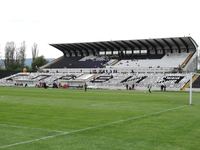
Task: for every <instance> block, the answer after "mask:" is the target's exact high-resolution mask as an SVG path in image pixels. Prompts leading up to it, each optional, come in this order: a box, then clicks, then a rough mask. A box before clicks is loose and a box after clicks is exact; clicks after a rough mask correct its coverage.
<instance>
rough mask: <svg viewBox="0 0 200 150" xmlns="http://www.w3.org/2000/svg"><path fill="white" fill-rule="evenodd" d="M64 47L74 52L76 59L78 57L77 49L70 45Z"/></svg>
mask: <svg viewBox="0 0 200 150" xmlns="http://www.w3.org/2000/svg"><path fill="white" fill-rule="evenodd" d="M61 45H62V44H61ZM63 46H64V47H67V48H69V49H70V50H72V51H73V52H74V55H75V56H76V57H77V56H78V54H77V52H76V49H75V48H74V47H72V46H70V45H69V44H67V45H65V44H63Z"/></svg>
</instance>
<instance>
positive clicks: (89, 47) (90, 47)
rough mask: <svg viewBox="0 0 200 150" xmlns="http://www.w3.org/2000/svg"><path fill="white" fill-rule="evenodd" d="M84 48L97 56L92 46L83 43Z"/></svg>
mask: <svg viewBox="0 0 200 150" xmlns="http://www.w3.org/2000/svg"><path fill="white" fill-rule="evenodd" d="M82 44H83V45H84V46H86V47H87V48H88V49H89V50H90V51H91V53H92V54H93V55H94V56H95V48H94V47H92V46H91V45H90V44H88V43H82Z"/></svg>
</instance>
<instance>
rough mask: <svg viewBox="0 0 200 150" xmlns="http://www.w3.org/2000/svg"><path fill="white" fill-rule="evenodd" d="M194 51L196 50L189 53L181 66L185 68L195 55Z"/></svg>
mask: <svg viewBox="0 0 200 150" xmlns="http://www.w3.org/2000/svg"><path fill="white" fill-rule="evenodd" d="M194 53H195V52H193V53H190V54H189V55H188V57H187V58H186V59H185V60H184V62H183V63H182V64H181V68H184V67H185V66H186V65H187V63H188V62H189V61H190V59H191V58H192V56H193V55H194Z"/></svg>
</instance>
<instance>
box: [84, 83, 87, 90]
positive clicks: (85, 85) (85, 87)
mask: <svg viewBox="0 0 200 150" xmlns="http://www.w3.org/2000/svg"><path fill="white" fill-rule="evenodd" d="M84 89H85V92H86V91H87V84H86V82H85V84H84Z"/></svg>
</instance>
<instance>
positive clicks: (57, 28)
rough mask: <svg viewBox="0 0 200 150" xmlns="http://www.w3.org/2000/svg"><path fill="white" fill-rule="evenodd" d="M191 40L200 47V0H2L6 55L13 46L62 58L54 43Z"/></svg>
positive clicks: (1, 39)
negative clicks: (35, 46) (33, 48)
mask: <svg viewBox="0 0 200 150" xmlns="http://www.w3.org/2000/svg"><path fill="white" fill-rule="evenodd" d="M189 35H190V36H192V37H193V38H194V40H196V42H197V44H198V45H200V0H0V55H3V52H4V47H5V43H6V42H7V41H14V42H15V43H16V44H17V46H20V43H21V42H22V41H26V44H27V52H26V55H27V57H28V58H31V46H32V44H33V43H34V42H36V43H37V44H38V45H39V54H40V55H44V56H45V57H46V58H56V57H59V56H61V55H62V53H61V52H59V51H58V50H56V49H55V48H53V47H51V46H49V45H48V44H50V43H72V42H93V41H105V40H130V39H143V38H162V37H176V36H189Z"/></svg>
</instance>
